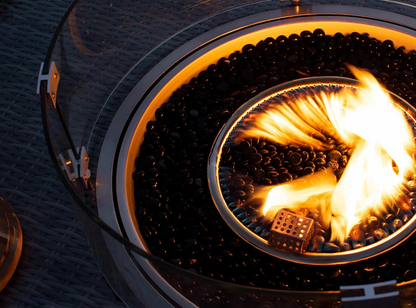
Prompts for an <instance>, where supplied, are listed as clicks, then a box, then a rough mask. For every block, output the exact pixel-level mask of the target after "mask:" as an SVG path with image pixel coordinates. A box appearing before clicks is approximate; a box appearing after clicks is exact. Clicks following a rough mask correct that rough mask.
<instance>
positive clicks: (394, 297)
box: [339, 280, 399, 308]
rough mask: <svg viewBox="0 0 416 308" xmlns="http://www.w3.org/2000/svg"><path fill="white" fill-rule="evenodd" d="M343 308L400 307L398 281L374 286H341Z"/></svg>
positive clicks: (373, 284)
mask: <svg viewBox="0 0 416 308" xmlns="http://www.w3.org/2000/svg"><path fill="white" fill-rule="evenodd" d="M339 289H340V291H341V302H342V304H343V307H345V308H348V307H354V308H361V307H363V308H364V307H365V308H379V307H398V304H399V291H397V281H396V280H390V281H385V282H378V283H372V284H363V285H355V286H340V287H339Z"/></svg>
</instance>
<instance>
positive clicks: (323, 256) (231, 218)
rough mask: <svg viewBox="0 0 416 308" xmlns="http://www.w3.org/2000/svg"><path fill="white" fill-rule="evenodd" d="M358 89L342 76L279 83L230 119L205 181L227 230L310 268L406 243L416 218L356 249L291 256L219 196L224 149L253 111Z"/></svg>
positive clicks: (399, 100)
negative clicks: (309, 94)
mask: <svg viewBox="0 0 416 308" xmlns="http://www.w3.org/2000/svg"><path fill="white" fill-rule="evenodd" d="M360 86H361V84H360V82H359V81H358V80H354V79H349V78H343V77H310V78H304V79H298V80H294V81H291V82H287V83H284V84H280V85H278V86H275V87H272V88H270V89H268V90H266V91H264V92H262V93H261V94H259V95H257V96H255V97H254V98H252V99H250V100H249V101H247V102H246V103H245V104H244V105H243V106H241V107H240V108H239V109H238V110H237V111H236V112H235V113H234V114H233V115H232V116H231V117H230V119H229V120H228V121H227V122H226V124H225V125H224V127H223V128H222V129H221V131H220V133H219V135H218V136H217V139H216V141H215V143H214V145H213V148H212V151H211V154H210V158H209V165H208V179H209V185H210V190H211V195H212V198H213V200H214V203H215V205H216V207H217V209H218V211H219V212H220V213H221V216H222V217H223V218H224V220H225V221H226V222H227V224H228V225H229V226H230V228H232V229H233V230H234V231H235V232H236V233H237V234H238V235H240V236H241V237H242V238H243V239H244V240H246V241H247V242H248V243H250V244H251V245H254V246H255V247H257V248H258V249H260V250H262V251H264V252H266V253H268V254H270V255H273V256H275V257H277V258H280V259H285V260H288V261H292V262H295V263H303V264H310V265H335V264H343V263H351V262H355V261H359V260H363V259H367V258H369V257H374V256H377V255H379V254H380V253H383V252H386V251H388V250H389V249H391V248H393V247H395V246H397V245H399V244H400V242H401V241H403V240H405V239H406V238H407V237H408V236H409V235H411V234H412V233H413V232H414V230H415V227H416V216H413V217H412V218H411V219H410V220H409V221H408V222H407V223H406V224H405V225H404V226H403V227H402V228H401V229H399V230H397V231H396V232H394V233H392V234H391V235H389V236H388V237H386V238H384V239H382V240H380V241H377V242H375V243H373V244H370V245H368V246H364V247H361V248H358V249H352V250H348V251H341V252H335V253H333V252H332V253H325V252H319V253H316V252H305V253H300V254H296V253H290V252H286V251H284V250H279V249H276V248H275V247H273V246H271V245H270V243H268V241H267V240H266V239H264V238H263V237H261V236H260V235H258V234H256V233H254V232H253V231H252V230H250V229H248V228H247V226H246V225H244V224H243V223H242V222H241V221H240V220H239V219H238V218H237V217H236V215H235V214H233V212H232V210H233V208H232V207H230V206H229V204H227V202H226V200H225V197H224V195H223V193H222V189H221V176H220V161H221V154H222V151H223V148H224V146H225V145H226V144H228V143H233V135H235V134H234V131H236V130H238V127H240V129H242V130H244V125H245V124H242V123H243V122H244V119H245V118H248V117H249V116H250V114H251V113H253V112H254V113H255V115H253V117H255V116H256V115H257V114H258V113H259V112H262V105H263V104H264V105H267V103H268V100H269V99H272V98H273V99H278V98H279V97H281V96H282V95H284V94H285V93H297V92H301V91H306V89H309V91H313V89H318V91H327V92H329V91H331V89H334V90H335V89H339V88H343V87H346V88H348V89H351V91H359V89H360ZM314 92H315V91H314ZM390 96H391V97H392V99H393V101H394V102H395V104H396V105H397V106H399V107H400V108H401V109H402V110H403V112H405V114H406V116H407V118H408V119H409V120H410V121H412V123H413V125H412V127H413V126H414V121H413V119H414V118H415V115H416V110H415V109H414V108H413V107H412V106H411V105H409V104H408V103H407V102H406V101H405V100H403V99H402V98H400V97H399V96H397V95H395V94H393V93H390Z"/></svg>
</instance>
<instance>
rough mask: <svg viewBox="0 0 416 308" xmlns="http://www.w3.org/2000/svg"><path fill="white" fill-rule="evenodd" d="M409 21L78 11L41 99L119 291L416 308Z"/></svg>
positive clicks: (170, 301) (229, 300) (290, 5)
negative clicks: (415, 302)
mask: <svg viewBox="0 0 416 308" xmlns="http://www.w3.org/2000/svg"><path fill="white" fill-rule="evenodd" d="M415 16H416V2H413V1H407V2H406V3H404V2H401V1H387V0H380V1H365V2H363V1H341V2H340V3H337V4H332V3H331V2H330V1H302V2H301V1H213V2H200V1H180V2H172V3H171V2H166V1H156V2H151V3H148V4H141V3H136V2H134V1H125V2H124V1H123V3H117V4H116V3H112V2H95V1H82V0H80V1H75V2H74V4H73V5H72V6H71V8H70V9H69V11H68V13H67V15H66V16H65V18H64V19H63V20H62V22H61V24H60V26H59V27H58V30H57V32H56V34H55V36H54V39H53V41H52V44H51V47H50V50H49V52H48V55H47V58H46V60H45V62H44V63H42V65H41V68H40V73H39V82H38V92H39V94H40V96H41V102H42V112H43V123H44V128H45V134H46V138H47V141H48V146H49V151H50V154H51V157H52V160H53V162H54V164H55V167H56V169H57V171H58V173H59V174H60V176H61V179H62V182H63V183H64V184H65V186H66V188H67V189H68V191H69V192H70V194H71V196H72V198H73V200H74V205H75V207H76V208H77V210H78V212H79V215H80V219H81V221H82V222H83V224H84V228H85V232H86V235H87V237H88V239H89V241H90V245H91V248H92V250H93V252H94V255H95V257H96V259H97V263H98V265H99V267H100V269H101V270H102V272H103V275H104V276H105V277H106V279H107V281H108V282H109V284H110V285H111V287H112V288H113V289H114V291H115V292H116V293H117V294H118V296H119V297H120V298H121V299H122V300H123V301H124V302H125V303H126V304H127V305H129V306H139V305H141V306H157V307H171V306H173V307H341V306H344V307H349V306H351V307H352V306H363V307H364V306H365V307H376V306H377V305H383V306H386V305H388V306H389V307H402V306H403V307H404V306H407V305H409V304H413V301H414V295H415V293H416V235H415V230H416V229H415V228H416V215H414V214H415V213H416V197H415V195H416V162H415V153H416V146H415V136H416V128H415V127H416V125H415V119H416V110H415V109H414V108H415V106H416V94H415V90H416V51H415V49H416V19H415V18H414V17H415ZM357 79H358V80H357Z"/></svg>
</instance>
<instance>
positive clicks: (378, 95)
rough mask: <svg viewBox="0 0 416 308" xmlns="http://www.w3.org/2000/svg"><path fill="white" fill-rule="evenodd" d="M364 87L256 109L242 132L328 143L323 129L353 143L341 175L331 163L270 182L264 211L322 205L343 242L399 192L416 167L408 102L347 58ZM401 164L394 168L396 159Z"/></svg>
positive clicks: (336, 236)
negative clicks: (401, 102)
mask: <svg viewBox="0 0 416 308" xmlns="http://www.w3.org/2000/svg"><path fill="white" fill-rule="evenodd" d="M349 69H350V70H351V71H352V72H353V74H354V75H355V76H356V77H357V79H359V80H360V81H361V83H362V89H360V90H358V91H352V90H351V89H347V88H345V89H342V90H341V91H338V92H332V93H330V94H327V93H324V92H321V93H319V94H315V95H314V96H313V97H312V96H305V97H301V98H298V99H296V100H293V101H290V103H288V104H280V105H278V106H277V107H276V109H274V110H273V111H272V112H270V111H269V112H266V113H264V114H262V115H256V118H255V119H254V123H255V124H254V125H253V126H252V127H249V128H248V129H247V130H246V131H245V132H244V133H243V135H242V136H241V137H243V138H244V137H258V136H260V137H265V138H267V139H269V140H272V141H274V142H278V143H281V144H295V145H298V146H300V147H302V146H305V145H312V146H313V147H314V148H315V149H320V150H325V149H328V145H327V144H325V142H324V141H321V140H325V137H324V136H325V135H326V136H331V137H332V138H334V139H338V140H340V141H341V142H343V143H344V144H345V145H348V146H349V147H351V148H354V151H353V154H352V155H351V157H350V159H349V162H348V165H347V166H346V168H345V170H344V172H343V174H342V176H341V178H340V180H339V182H338V183H337V182H336V178H335V176H334V174H333V172H332V170H331V169H330V168H328V169H327V171H326V172H317V173H315V174H314V175H312V176H308V177H302V178H300V179H298V180H295V181H292V182H290V183H285V184H280V185H277V186H274V187H272V188H271V189H270V187H268V188H264V189H265V190H267V198H265V203H264V205H263V214H264V215H266V216H267V217H271V218H274V216H275V214H276V212H277V211H278V210H279V209H280V208H288V209H292V210H297V209H299V208H309V209H311V208H319V209H320V212H321V217H322V219H323V221H322V222H323V224H324V225H327V226H328V225H331V228H332V237H331V241H335V240H339V241H341V242H343V241H344V240H345V239H346V238H347V237H348V235H349V233H350V231H351V229H352V227H353V226H354V225H355V224H357V223H359V222H360V221H361V220H362V219H364V218H365V217H367V215H368V214H369V213H370V211H371V210H378V211H383V208H384V207H385V206H386V204H387V203H388V204H391V201H393V200H395V199H396V196H397V194H398V193H400V192H401V185H402V184H403V183H404V182H405V181H406V179H407V175H409V174H414V173H415V164H414V160H413V159H412V156H411V153H413V152H414V140H413V133H412V130H411V127H410V125H409V124H408V122H407V120H406V118H405V115H404V112H403V110H401V109H400V108H399V107H397V106H396V105H395V104H394V103H393V101H392V99H391V98H390V96H389V95H388V94H387V93H386V92H385V91H384V90H383V89H382V88H381V87H380V85H379V84H378V83H377V81H376V79H375V78H374V77H373V76H372V75H371V74H370V73H368V72H366V71H364V70H361V69H358V68H355V67H352V66H349ZM393 164H395V166H396V167H395V168H393V167H392V165H393Z"/></svg>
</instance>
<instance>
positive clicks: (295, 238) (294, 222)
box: [268, 209, 314, 253]
mask: <svg viewBox="0 0 416 308" xmlns="http://www.w3.org/2000/svg"><path fill="white" fill-rule="evenodd" d="M313 229H314V220H313V219H311V218H309V217H305V216H300V215H297V214H295V213H292V212H290V211H287V210H284V209H280V210H279V211H278V212H277V214H276V218H275V219H274V222H273V225H272V227H271V229H270V234H269V237H268V241H269V244H270V245H272V246H274V247H276V248H278V249H281V250H286V251H289V252H294V253H302V252H304V251H305V250H306V248H307V247H308V245H309V242H310V241H311V239H312V234H313Z"/></svg>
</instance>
